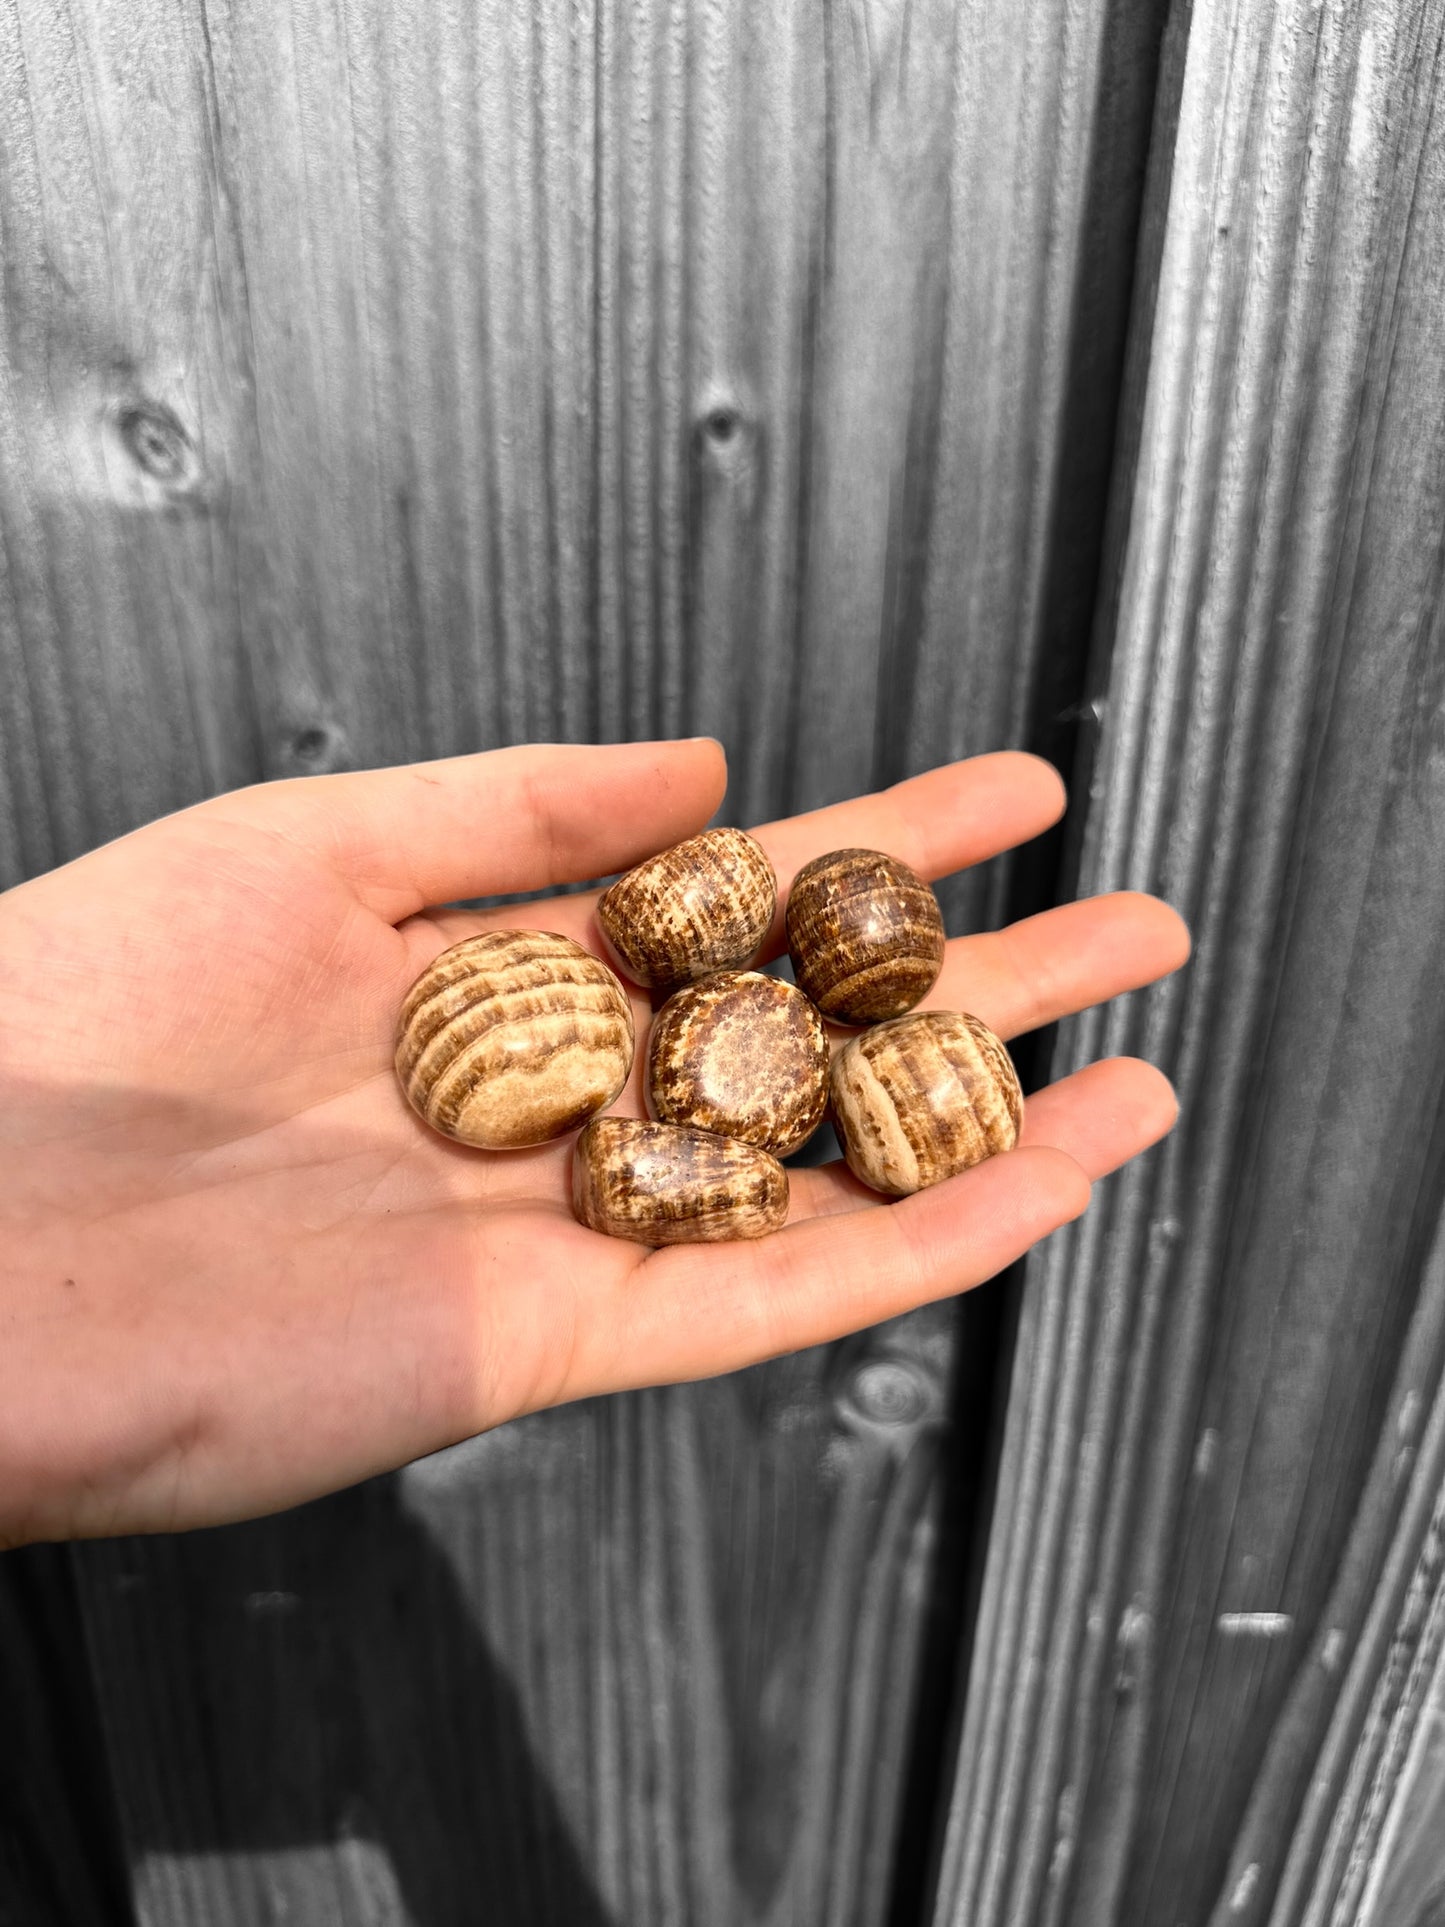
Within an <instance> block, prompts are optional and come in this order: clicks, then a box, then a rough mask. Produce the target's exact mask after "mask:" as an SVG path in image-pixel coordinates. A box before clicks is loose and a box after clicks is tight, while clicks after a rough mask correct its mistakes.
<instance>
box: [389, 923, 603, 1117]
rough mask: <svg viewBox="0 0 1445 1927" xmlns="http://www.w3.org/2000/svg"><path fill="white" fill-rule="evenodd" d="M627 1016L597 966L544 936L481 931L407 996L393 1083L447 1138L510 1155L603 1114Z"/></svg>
mask: <svg viewBox="0 0 1445 1927" xmlns="http://www.w3.org/2000/svg"><path fill="white" fill-rule="evenodd" d="M632 1051H633V1029H632V1008H631V1005H630V1004H629V1003H628V1000H627V992H626V991H625V990H624V989H623V987H622V985H621V984H620V983H619V982H618V980H617V978H616V977H615V976H614V975H613V973H612V971H610V970H609V969H608V968H607V966H606V964H605V963H603V962H602V961H601V959H600V958H598V957H594V956H593V955H592V953H591V952H590V951H589V950H584V949H583V948H582V946H581V944H579V943H574V942H573V941H572V939H571V938H570V937H563V936H558V935H557V934H556V933H554V932H552V931H547V930H490V931H487V932H485V933H484V934H483V935H481V936H477V937H465V938H463V940H462V941H461V942H460V943H455V944H453V945H452V946H451V948H450V949H449V950H443V951H442V953H441V954H440V956H438V957H436V958H435V959H434V960H433V961H432V962H431V963H430V964H429V965H428V966H427V968H426V969H425V970H424V971H423V972H422V974H421V976H420V977H418V979H417V980H416V982H415V983H414V984H413V985H412V987H411V989H410V991H408V993H407V996H406V1000H405V1002H404V1003H403V1005H402V1009H401V1017H400V1020H399V1022H398V1025H397V1041H396V1072H397V1076H398V1078H399V1079H400V1080H401V1087H402V1090H403V1091H404V1092H405V1093H406V1098H407V1102H408V1103H409V1104H410V1105H411V1106H412V1108H413V1109H414V1110H415V1111H416V1112H417V1113H418V1114H419V1115H420V1116H421V1117H423V1118H425V1119H426V1121H427V1123H428V1124H430V1125H431V1126H432V1127H433V1129H434V1130H437V1131H440V1132H442V1134H443V1135H444V1136H446V1137H450V1138H456V1139H457V1140H458V1141H459V1142H461V1143H463V1144H474V1145H478V1146H480V1147H481V1148H483V1149H485V1150H492V1151H498V1150H515V1149H519V1148H521V1147H523V1146H526V1145H530V1144H545V1143H546V1142H547V1141H548V1140H549V1139H551V1138H555V1137H561V1136H562V1135H563V1134H564V1133H565V1132H567V1131H572V1130H575V1129H576V1128H577V1126H578V1125H579V1124H585V1123H586V1122H587V1120H588V1119H589V1118H590V1117H593V1116H595V1114H596V1113H597V1112H598V1111H600V1110H604V1109H605V1108H606V1106H607V1105H609V1104H610V1103H611V1102H612V1101H613V1099H614V1098H615V1097H616V1096H617V1095H618V1093H619V1092H620V1091H621V1089H622V1087H623V1085H624V1084H625V1083H626V1082H627V1074H628V1072H629V1070H630V1069H631V1068H632Z"/></svg>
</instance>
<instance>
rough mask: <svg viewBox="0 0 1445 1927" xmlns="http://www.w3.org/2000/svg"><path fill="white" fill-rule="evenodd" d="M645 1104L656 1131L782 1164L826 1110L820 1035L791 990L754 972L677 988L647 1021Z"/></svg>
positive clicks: (728, 973) (813, 1014)
mask: <svg viewBox="0 0 1445 1927" xmlns="http://www.w3.org/2000/svg"><path fill="white" fill-rule="evenodd" d="M647 1094H648V1097H649V1099H650V1101H651V1104H652V1109H653V1113H654V1115H655V1116H656V1117H658V1118H659V1119H661V1121H662V1122H663V1123H665V1124H691V1125H694V1126H695V1127H696V1128H697V1129H699V1130H703V1131H720V1132H722V1133H723V1134H724V1135H725V1136H728V1137H737V1138H741V1139H742V1140H743V1142H744V1143H745V1144H758V1145H761V1146H762V1148H763V1149H764V1150H765V1151H771V1152H772V1154H773V1156H774V1157H777V1158H784V1157H787V1156H788V1155H789V1153H790V1152H793V1151H796V1150H798V1149H799V1148H800V1146H802V1145H803V1144H805V1143H806V1142H807V1140H808V1139H809V1138H810V1137H811V1136H812V1135H813V1133H814V1131H815V1130H817V1128H818V1126H819V1125H820V1124H821V1123H822V1121H823V1112H824V1110H825V1109H826V1108H827V1103H828V1033H827V1031H826V1030H825V1029H824V1027H823V1020H822V1018H821V1017H820V1016H819V1015H818V1013H817V1011H816V1010H815V1009H814V1008H813V1006H812V1004H810V1003H809V1001H808V999H807V998H806V997H805V996H804V995H803V993H802V991H801V990H798V989H796V988H795V987H794V986H793V985H792V984H789V983H784V982H783V981H782V980H781V979H780V978H778V977H769V976H766V975H765V974H764V973H763V972H762V971H761V970H720V971H718V972H717V973H716V974H715V975H714V976H711V977H704V978H703V980H702V982H701V983H696V984H685V985H684V986H683V988H682V989H681V990H679V991H678V992H676V994H675V995H674V996H672V997H669V998H668V1000H667V1002H666V1003H665V1004H664V1005H663V1006H662V1009H661V1010H660V1011H659V1012H658V1013H657V1016H656V1017H655V1018H654V1019H653V1024H652V1037H651V1040H650V1042H649V1045H648V1053H647Z"/></svg>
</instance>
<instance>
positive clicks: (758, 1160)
mask: <svg viewBox="0 0 1445 1927" xmlns="http://www.w3.org/2000/svg"><path fill="white" fill-rule="evenodd" d="M572 1209H573V1212H574V1214H575V1215H576V1217H577V1218H578V1219H579V1220H580V1221H581V1223H583V1224H585V1225H587V1226H589V1227H590V1228H591V1229H592V1230H593V1231H603V1232H606V1234H607V1235H608V1237H610V1238H628V1239H631V1240H632V1241H633V1242H634V1243H636V1244H644V1245H675V1244H715V1243H718V1242H720V1241H722V1240H725V1239H731V1238H761V1237H763V1236H764V1235H765V1234H766V1233H767V1232H769V1231H776V1230H778V1228H779V1227H780V1226H781V1225H782V1224H783V1222H784V1221H785V1219H786V1218H787V1215H788V1174H787V1172H786V1171H785V1170H784V1169H783V1167H782V1165H781V1164H779V1163H778V1160H777V1159H776V1158H775V1157H772V1156H770V1155H769V1154H768V1152H766V1151H763V1150H760V1149H759V1148H758V1147H757V1146H756V1145H754V1144H744V1143H743V1142H742V1141H741V1139H739V1138H731V1137H719V1136H718V1135H717V1134H716V1133H715V1132H713V1131H695V1130H692V1129H691V1128H689V1127H688V1126H687V1125H683V1124H654V1123H652V1122H650V1121H648V1120H645V1119H642V1118H631V1117H599V1118H594V1119H593V1121H592V1123H590V1124H589V1125H588V1126H587V1128H586V1130H585V1131H583V1133H582V1135H581V1136H580V1137H579V1138H578V1140H577V1142H576V1144H575V1145H574V1146H573V1148H572Z"/></svg>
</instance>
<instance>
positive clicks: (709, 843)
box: [597, 829, 778, 996]
mask: <svg viewBox="0 0 1445 1927" xmlns="http://www.w3.org/2000/svg"><path fill="white" fill-rule="evenodd" d="M777 901H778V880H777V878H776V877H775V876H774V875H773V866H772V864H771V863H769V861H768V858H767V853H766V852H765V851H764V849H763V847H762V845H761V844H760V843H755V842H754V841H753V839H752V837H750V836H748V835H747V833H746V832H745V831H743V830H728V829H722V830H704V831H703V832H702V833H701V835H699V836H690V837H688V839H687V841H686V842H684V843H675V844H674V845H673V847H672V848H671V849H670V850H663V851H662V852H661V854H660V855H658V856H654V857H649V858H648V860H647V861H646V863H639V864H638V865H637V867H636V868H635V869H633V870H629V871H628V872H627V874H626V876H621V877H619V878H618V879H617V881H616V882H615V883H614V884H612V885H610V886H609V888H608V889H606V890H604V891H603V893H602V896H601V898H600V900H599V901H598V905H597V920H598V922H599V923H600V924H601V926H602V933H603V935H604V936H605V937H606V939H607V942H608V944H609V945H610V946H611V949H612V951H613V953H614V955H615V956H616V958H617V961H618V962H619V963H620V964H621V966H622V968H623V969H624V970H625V971H626V972H627V975H628V976H629V977H631V979H632V980H633V982H634V983H638V984H642V985H643V986H644V987H645V988H647V989H650V990H656V991H659V992H661V993H662V994H663V995H664V996H666V995H669V994H670V993H671V992H672V991H674V990H676V989H678V988H679V987H680V986H681V985H683V984H688V983H695V982H696V981H697V979H698V978H699V977H706V976H708V975H709V974H710V973H711V972H712V971H714V970H742V969H745V968H746V967H747V965H748V964H750V963H751V962H752V961H753V959H754V957H756V956H757V954H758V951H759V950H760V948H761V947H762V942H763V939H764V937H766V936H767V934H768V930H769V927H770V926H771V924H772V921H773V911H774V910H775V909H776V907H777Z"/></svg>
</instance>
